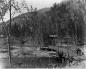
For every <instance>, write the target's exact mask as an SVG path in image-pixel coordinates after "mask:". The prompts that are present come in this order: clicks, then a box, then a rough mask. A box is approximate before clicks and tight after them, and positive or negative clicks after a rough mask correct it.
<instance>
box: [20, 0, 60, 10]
mask: <svg viewBox="0 0 86 69" xmlns="http://www.w3.org/2000/svg"><path fill="white" fill-rule="evenodd" d="M20 1H21V0H20ZM25 1H26V2H27V4H28V5H32V6H33V7H34V8H38V9H41V8H44V7H50V6H52V5H53V4H54V3H55V2H56V3H59V2H61V1H62V0H25Z"/></svg>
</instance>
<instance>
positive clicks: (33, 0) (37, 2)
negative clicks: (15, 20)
mask: <svg viewBox="0 0 86 69" xmlns="http://www.w3.org/2000/svg"><path fill="white" fill-rule="evenodd" d="M16 1H18V2H19V3H21V2H25V3H26V4H27V5H28V7H30V6H31V5H32V7H33V8H37V9H42V8H48V7H51V6H52V5H53V4H54V3H60V2H62V1H63V0H16ZM15 16H18V13H16V14H15ZM15 16H14V17H15ZM8 19H9V12H8V13H6V15H5V17H4V21H7V20H8Z"/></svg>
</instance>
